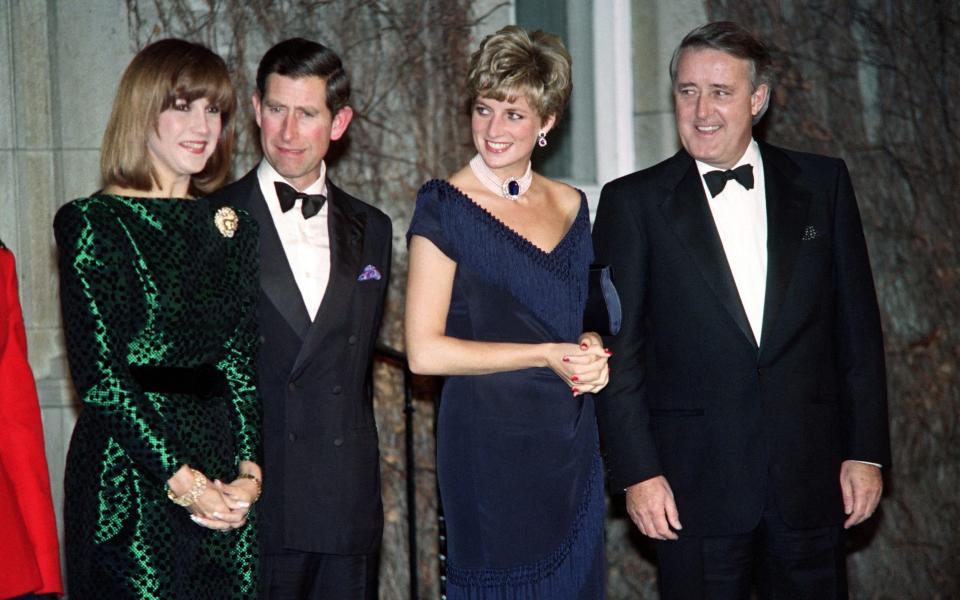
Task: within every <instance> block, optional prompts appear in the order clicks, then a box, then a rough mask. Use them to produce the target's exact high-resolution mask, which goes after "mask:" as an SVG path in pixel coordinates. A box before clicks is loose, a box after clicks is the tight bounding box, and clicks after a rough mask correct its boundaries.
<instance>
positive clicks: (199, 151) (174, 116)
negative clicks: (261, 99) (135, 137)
mask: <svg viewBox="0 0 960 600" xmlns="http://www.w3.org/2000/svg"><path fill="white" fill-rule="evenodd" d="M220 128H221V119H220V109H219V108H218V107H217V106H216V105H214V104H211V103H210V101H209V100H207V99H206V98H198V99H196V100H194V101H193V102H187V101H186V100H177V101H176V102H175V103H174V105H173V106H171V107H170V108H168V109H166V110H164V111H163V112H161V113H160V116H159V117H158V119H157V126H156V128H150V130H149V131H148V133H147V155H148V156H149V158H150V165H151V167H153V171H154V174H155V175H156V177H157V183H158V184H159V185H160V187H161V189H169V188H170V185H171V184H173V183H175V182H181V183H182V182H183V181H186V182H187V183H189V181H190V176H191V175H194V174H196V173H199V172H200V171H202V170H203V168H204V167H205V166H206V164H207V159H209V158H210V155H211V154H213V151H214V150H215V149H216V147H217V141H218V140H219V138H220ZM184 189H186V188H185V187H184Z"/></svg>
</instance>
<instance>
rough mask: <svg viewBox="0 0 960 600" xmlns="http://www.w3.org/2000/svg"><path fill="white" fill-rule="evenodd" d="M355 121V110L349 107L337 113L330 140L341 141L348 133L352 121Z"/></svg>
mask: <svg viewBox="0 0 960 600" xmlns="http://www.w3.org/2000/svg"><path fill="white" fill-rule="evenodd" d="M352 120H353V109H352V108H350V107H349V106H344V107H343V108H341V109H340V110H338V111H337V114H336V115H334V116H333V124H332V126H331V127H330V139H331V140H339V139H340V138H341V137H343V134H345V133H346V132H347V127H349V126H350V121H352Z"/></svg>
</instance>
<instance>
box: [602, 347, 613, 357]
mask: <svg viewBox="0 0 960 600" xmlns="http://www.w3.org/2000/svg"><path fill="white" fill-rule="evenodd" d="M603 351H604V352H606V353H607V356H613V352H610V348H604V349H603Z"/></svg>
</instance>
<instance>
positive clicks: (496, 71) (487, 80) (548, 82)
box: [467, 25, 573, 119]
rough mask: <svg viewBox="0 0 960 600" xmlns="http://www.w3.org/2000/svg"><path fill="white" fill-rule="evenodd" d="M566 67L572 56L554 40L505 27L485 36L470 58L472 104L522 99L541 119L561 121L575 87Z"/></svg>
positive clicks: (557, 40)
mask: <svg viewBox="0 0 960 600" xmlns="http://www.w3.org/2000/svg"><path fill="white" fill-rule="evenodd" d="M570 64H571V60H570V53H569V52H567V49H566V48H565V47H564V45H563V42H562V41H560V38H559V37H558V36H556V35H554V34H552V33H547V32H545V31H540V30H537V31H532V32H527V31H526V30H524V29H522V28H520V27H517V26H516V25H508V26H506V27H504V28H503V29H501V30H500V31H498V32H496V33H494V34H491V35H488V36H487V37H486V38H484V40H483V41H482V42H480V47H479V48H478V49H477V51H476V52H474V53H473V56H472V57H471V58H470V72H469V74H468V75H467V88H468V91H469V93H470V100H471V101H474V100H476V99H477V98H480V97H485V98H493V99H494V100H499V101H503V100H513V99H515V98H517V97H518V96H521V95H522V96H523V97H524V98H526V100H527V102H528V103H529V104H530V107H531V108H533V109H534V110H535V111H536V112H537V114H539V115H540V118H541V119H546V118H547V117H550V116H553V117H555V118H556V119H559V118H560V117H561V116H562V115H563V111H564V109H566V107H567V102H568V101H569V100H570V92H571V90H572V89H573V82H572V80H571V76H570Z"/></svg>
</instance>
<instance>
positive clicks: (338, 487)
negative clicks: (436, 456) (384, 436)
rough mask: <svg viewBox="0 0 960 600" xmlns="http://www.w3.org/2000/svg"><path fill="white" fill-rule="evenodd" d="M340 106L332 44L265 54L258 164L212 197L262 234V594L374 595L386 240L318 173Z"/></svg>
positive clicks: (386, 227)
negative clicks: (248, 217) (377, 396)
mask: <svg viewBox="0 0 960 600" xmlns="http://www.w3.org/2000/svg"><path fill="white" fill-rule="evenodd" d="M349 99H350V80H349V77H348V75H347V73H346V72H345V71H344V68H343V65H342V64H341V61H340V58H339V57H338V56H337V55H336V53H334V52H333V51H332V50H330V49H329V48H326V47H324V46H322V45H320V44H317V43H314V42H311V41H308V40H304V39H299V38H295V39H290V40H286V41H284V42H280V43H279V44H277V45H276V46H274V47H273V48H271V49H270V50H269V51H268V52H267V53H266V54H265V55H264V57H263V59H262V60H261V62H260V66H259V68H258V70H257V89H256V91H255V93H254V96H253V107H254V111H255V114H256V120H257V125H258V126H259V127H260V145H261V148H262V150H263V160H262V161H261V162H260V164H259V166H257V167H256V168H255V169H253V170H252V171H250V172H249V173H247V174H246V175H245V176H244V177H243V178H242V179H240V180H239V181H237V182H236V183H233V184H231V185H229V186H227V187H225V188H223V189H222V190H220V191H218V192H217V194H216V199H217V200H218V201H222V202H226V203H229V204H231V205H233V206H236V207H238V208H242V209H244V210H247V211H248V212H250V214H252V215H253V216H254V217H255V218H256V219H257V221H258V222H259V224H260V257H261V275H260V285H261V295H260V305H259V321H260V334H261V341H262V345H261V347H260V358H259V386H260V393H261V397H262V398H263V446H264V460H263V463H261V464H262V465H263V474H264V482H263V496H262V498H261V499H260V512H259V521H258V524H259V527H260V531H261V536H260V538H261V548H260V551H261V564H262V570H261V580H262V586H263V590H264V597H266V598H276V599H279V598H283V599H290V598H293V599H306V598H310V599H317V600H329V599H333V598H351V599H353V598H357V599H359V598H369V599H373V598H376V597H377V564H378V552H379V547H380V538H381V533H382V531H383V507H382V504H381V500H380V480H379V451H378V448H377V430H376V425H375V423H374V418H373V402H372V398H373V390H372V382H371V370H372V353H373V350H374V344H375V342H376V339H377V333H378V330H379V327H380V319H381V315H382V312H383V303H384V297H385V294H386V290H387V281H388V279H389V275H390V256H391V247H392V239H393V238H392V231H391V223H390V219H389V218H388V217H387V216H386V215H385V214H383V213H382V212H380V211H379V210H377V209H376V208H374V207H372V206H370V205H369V204H366V203H364V202H361V201H360V200H357V199H356V198H354V197H352V196H350V195H349V194H347V193H345V192H344V191H343V190H341V189H340V188H338V187H337V186H335V185H334V184H333V182H331V181H330V179H329V178H328V177H327V170H326V164H325V163H324V160H323V159H324V156H325V155H326V154H327V149H328V148H329V146H330V142H331V141H332V140H337V139H339V138H340V137H341V136H343V135H344V133H345V132H346V130H347V127H348V126H349V124H350V120H351V118H352V117H353V111H352V109H351V108H350V106H349V104H348V102H349Z"/></svg>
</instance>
